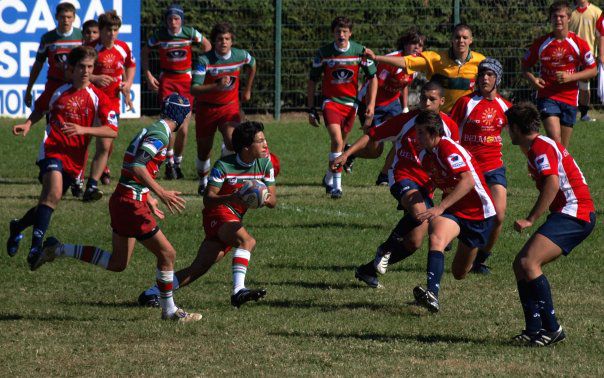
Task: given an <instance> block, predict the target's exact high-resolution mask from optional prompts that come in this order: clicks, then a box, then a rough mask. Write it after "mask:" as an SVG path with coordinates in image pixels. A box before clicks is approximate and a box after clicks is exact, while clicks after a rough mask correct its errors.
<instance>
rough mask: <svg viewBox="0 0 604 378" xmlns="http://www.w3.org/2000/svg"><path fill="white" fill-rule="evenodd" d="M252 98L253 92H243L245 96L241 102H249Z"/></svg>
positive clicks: (242, 96)
mask: <svg viewBox="0 0 604 378" xmlns="http://www.w3.org/2000/svg"><path fill="white" fill-rule="evenodd" d="M251 98H252V91H251V90H249V91H247V90H246V91H243V94H242V95H241V101H242V102H248V101H249V100H250V99H251Z"/></svg>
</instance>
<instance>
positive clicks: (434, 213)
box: [417, 206, 445, 222]
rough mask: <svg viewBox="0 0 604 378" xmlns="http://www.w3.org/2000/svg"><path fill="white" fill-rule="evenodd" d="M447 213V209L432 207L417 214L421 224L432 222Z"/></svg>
mask: <svg viewBox="0 0 604 378" xmlns="http://www.w3.org/2000/svg"><path fill="white" fill-rule="evenodd" d="M444 212H445V209H443V208H442V207H440V206H434V207H431V208H429V209H427V210H426V211H424V212H422V213H419V214H417V220H418V221H420V222H424V221H428V222H431V221H432V220H433V219H434V218H436V217H439V216H441V215H442V213H444Z"/></svg>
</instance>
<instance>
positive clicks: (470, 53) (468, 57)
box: [449, 47, 472, 66]
mask: <svg viewBox="0 0 604 378" xmlns="http://www.w3.org/2000/svg"><path fill="white" fill-rule="evenodd" d="M449 58H451V60H452V61H454V62H455V63H457V64H458V65H460V66H463V65H464V64H466V63H468V62H469V61H470V60H472V50H471V49H468V56H467V57H466V60H464V61H463V62H462V61H461V60H459V59H457V58H455V54H453V48H452V47H449ZM459 63H461V64H459Z"/></svg>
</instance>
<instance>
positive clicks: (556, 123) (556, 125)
mask: <svg viewBox="0 0 604 378" xmlns="http://www.w3.org/2000/svg"><path fill="white" fill-rule="evenodd" d="M543 127H544V128H545V132H546V134H547V136H548V137H550V138H551V139H553V140H554V141H556V142H558V143H562V139H561V130H560V128H561V127H560V118H559V117H557V116H549V117H547V118H546V119H544V120H543Z"/></svg>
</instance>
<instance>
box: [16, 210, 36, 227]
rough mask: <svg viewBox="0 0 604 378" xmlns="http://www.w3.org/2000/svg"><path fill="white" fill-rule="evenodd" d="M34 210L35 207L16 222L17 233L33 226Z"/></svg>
mask: <svg viewBox="0 0 604 378" xmlns="http://www.w3.org/2000/svg"><path fill="white" fill-rule="evenodd" d="M36 209H37V206H34V207H32V208H31V209H29V210H27V213H25V215H23V217H22V218H21V219H19V220H18V221H17V231H19V233H21V232H23V230H25V229H26V228H27V227H29V226H33V224H34V222H35V221H36Z"/></svg>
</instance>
